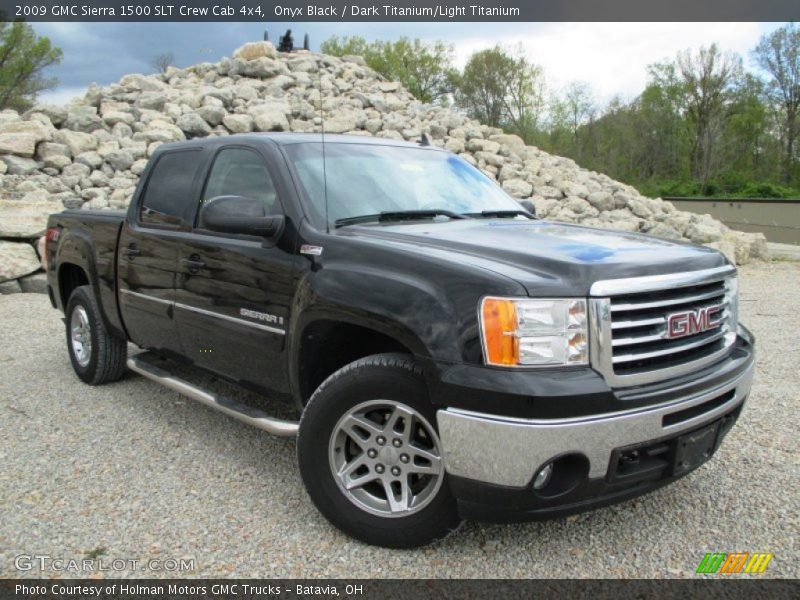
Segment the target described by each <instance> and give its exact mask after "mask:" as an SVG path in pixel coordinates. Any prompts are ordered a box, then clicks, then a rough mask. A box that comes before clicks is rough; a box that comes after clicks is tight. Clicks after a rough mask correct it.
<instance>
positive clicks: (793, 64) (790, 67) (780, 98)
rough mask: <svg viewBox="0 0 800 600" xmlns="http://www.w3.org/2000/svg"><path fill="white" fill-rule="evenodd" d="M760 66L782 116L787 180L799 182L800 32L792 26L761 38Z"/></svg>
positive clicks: (756, 54)
mask: <svg viewBox="0 0 800 600" xmlns="http://www.w3.org/2000/svg"><path fill="white" fill-rule="evenodd" d="M753 57H754V58H755V59H756V62H757V63H758V65H759V66H760V67H761V68H762V69H764V70H765V71H766V72H767V73H768V74H769V76H770V78H771V79H770V85H769V88H768V91H769V95H770V98H771V100H772V101H773V102H774V103H775V105H776V106H777V107H778V110H779V113H780V123H779V126H780V132H781V137H782V141H783V147H784V153H783V160H782V162H783V179H784V181H785V182H786V183H790V182H792V181H795V180H796V178H797V177H798V174H797V162H798V160H797V138H798V136H799V135H800V29H798V28H797V27H796V26H795V24H794V23H790V24H788V25H785V26H783V27H781V28H780V29H776V30H775V31H773V32H772V33H770V34H767V35H765V36H763V37H762V38H761V40H760V41H759V43H758V46H756V48H755V50H753Z"/></svg>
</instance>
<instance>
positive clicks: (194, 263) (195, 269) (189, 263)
mask: <svg viewBox="0 0 800 600" xmlns="http://www.w3.org/2000/svg"><path fill="white" fill-rule="evenodd" d="M181 264H182V265H184V266H185V267H186V270H187V271H189V273H191V274H192V275H195V274H197V273H199V272H200V269H202V268H203V267H205V266H206V263H204V262H203V261H202V260H200V256H198V255H197V254H192V255H191V256H190V257H189V258H182V259H181Z"/></svg>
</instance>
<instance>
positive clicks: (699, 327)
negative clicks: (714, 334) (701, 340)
mask: <svg viewBox="0 0 800 600" xmlns="http://www.w3.org/2000/svg"><path fill="white" fill-rule="evenodd" d="M721 312H722V305H721V304H716V305H714V306H706V307H703V308H698V309H697V310H687V311H684V312H679V313H672V314H671V315H669V317H667V337H668V338H669V339H671V340H672V339H675V338H682V337H686V336H687V335H695V334H697V333H702V332H704V331H708V330H709V329H713V328H714V327H717V326H718V325H719V324H720V322H721V321H722V315H721V314H719V313H721Z"/></svg>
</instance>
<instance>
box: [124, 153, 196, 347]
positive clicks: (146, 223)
mask: <svg viewBox="0 0 800 600" xmlns="http://www.w3.org/2000/svg"><path fill="white" fill-rule="evenodd" d="M202 156H203V153H202V151H201V150H200V149H183V150H172V151H165V152H163V153H161V154H159V155H157V156H156V157H155V162H154V164H153V166H152V167H151V169H150V170H149V173H148V175H147V180H146V182H145V185H144V188H143V189H142V192H141V193H140V194H139V196H138V198H135V199H134V201H135V202H137V205H136V208H135V210H134V211H132V212H131V214H132V215H133V216H132V218H129V219H128V220H126V222H125V224H124V225H123V227H122V232H121V234H120V240H119V254H118V259H117V261H118V262H117V272H118V279H119V306H120V312H121V313H122V319H123V322H124V323H125V327H126V329H127V331H128V335H129V336H130V338H131V340H132V341H133V342H134V343H136V344H137V345H139V346H141V347H143V348H153V349H157V350H166V351H170V352H174V353H177V354H181V353H182V349H181V345H180V339H179V336H178V329H177V326H176V325H175V321H174V314H173V311H174V302H175V277H176V272H177V264H178V249H179V246H180V237H181V236H182V235H186V233H187V232H188V231H190V229H191V224H190V222H189V221H190V219H191V218H192V217H191V215H193V214H194V207H195V206H196V204H197V197H198V190H199V185H200V182H199V180H198V172H199V167H200V165H201V163H202V160H201V158H202Z"/></svg>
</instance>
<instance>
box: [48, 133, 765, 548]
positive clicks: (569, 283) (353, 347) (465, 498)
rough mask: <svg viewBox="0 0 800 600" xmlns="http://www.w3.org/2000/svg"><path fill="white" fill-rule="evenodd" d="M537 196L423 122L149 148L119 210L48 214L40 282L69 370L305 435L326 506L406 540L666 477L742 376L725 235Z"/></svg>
mask: <svg viewBox="0 0 800 600" xmlns="http://www.w3.org/2000/svg"><path fill="white" fill-rule="evenodd" d="M534 212H535V207H534V206H533V205H531V204H530V203H522V204H520V203H519V202H518V201H516V200H514V199H513V198H511V197H509V196H508V195H507V194H506V193H505V192H504V191H503V190H502V189H501V188H500V187H499V186H498V185H497V184H496V183H495V182H494V181H492V180H490V179H489V178H487V177H486V176H485V175H484V174H483V173H482V172H481V171H479V170H478V169H476V168H474V167H473V166H471V165H469V164H468V163H466V162H465V161H463V160H462V159H461V158H459V157H457V156H455V155H453V154H450V153H448V152H446V151H444V150H442V149H439V148H435V147H433V146H431V145H430V144H429V143H428V142H427V140H426V139H425V138H423V139H422V140H420V143H417V144H414V143H408V142H395V141H390V140H386V139H378V138H375V139H365V138H363V137H356V136H333V135H331V136H325V139H324V140H322V138H321V136H320V135H319V134H248V135H236V136H229V137H222V138H206V139H199V140H194V141H189V142H182V143H175V144H164V145H162V146H160V147H159V148H158V150H157V151H156V152H155V153H154V154H153V156H152V157H151V159H150V161H149V163H148V166H147V168H146V170H145V172H144V173H143V175H142V177H141V180H140V182H139V184H138V187H137V189H136V192H135V193H134V195H133V199H132V201H131V204H130V207H129V209H128V211H127V214H125V213H123V212H115V211H85V210H68V211H65V212H62V213H58V214H54V215H52V216H51V217H50V220H49V223H48V230H47V236H46V239H47V247H46V262H47V277H48V283H49V293H50V299H51V302H52V304H53V306H55V307H57V308H58V309H60V310H62V311H63V312H64V314H65V319H64V320H65V323H66V338H67V339H66V341H67V349H68V352H69V356H70V360H71V362H72V365H73V367H74V370H75V372H76V374H77V375H78V377H80V378H81V379H82V380H83V381H85V382H86V383H88V384H92V385H97V384H102V383H107V382H110V381H114V380H116V379H118V378H120V377H121V376H122V375H123V374H124V373H125V372H126V370H128V369H130V370H132V371H135V372H137V373H139V374H142V375H144V376H146V377H148V378H150V379H153V380H155V381H157V382H159V383H161V384H162V385H165V386H168V387H169V388H171V389H173V390H176V391H178V392H180V393H182V394H185V395H187V396H189V397H191V398H193V399H195V400H198V401H200V402H202V403H204V404H206V405H208V406H211V407H213V408H216V409H218V410H220V411H222V412H225V413H227V414H228V415H231V416H234V417H236V418H238V419H241V420H243V421H245V422H248V423H250V424H252V425H255V426H258V427H260V428H262V429H264V430H266V431H269V432H271V433H273V434H278V435H286V436H293V435H297V454H298V461H299V466H300V472H301V475H302V479H303V482H304V484H305V487H306V489H307V491H308V494H309V495H310V497H311V499H312V501H313V502H314V504H315V505H316V506H317V508H318V509H319V510H320V512H321V513H322V514H323V515H324V516H325V517H327V518H328V519H329V520H330V521H331V522H332V523H333V524H334V525H336V526H337V527H339V528H340V529H342V530H343V531H345V532H347V533H348V534H350V535H352V536H354V537H356V538H358V539H360V540H363V541H365V542H368V543H370V544H378V545H382V546H389V547H414V546H419V545H422V544H426V543H429V542H431V541H433V540H437V539H439V538H442V537H443V536H445V535H447V534H448V533H449V532H451V531H452V530H454V529H455V528H456V527H457V526H458V524H459V523H460V522H461V520H462V519H479V520H489V521H499V522H510V521H515V520H530V519H544V518H549V517H557V516H563V515H567V514H571V513H575V512H579V511H583V510H587V509H591V508H594V507H599V506H603V505H607V504H610V503H614V502H619V501H622V500H625V499H628V498H632V497H634V496H638V495H640V494H643V493H645V492H648V491H650V490H654V489H656V488H659V487H661V486H663V485H666V484H668V483H670V482H672V481H675V480H676V479H678V478H680V477H682V476H684V475H686V474H687V473H689V472H690V471H692V470H693V469H695V468H696V467H697V466H698V465H700V464H702V463H704V462H705V461H706V460H707V459H709V458H710V457H711V456H712V455H713V454H714V452H715V450H716V449H717V448H718V446H719V445H720V443H721V442H722V439H723V437H724V436H725V434H726V433H727V432H728V431H729V430H730V429H731V427H732V426H733V424H734V423H735V421H736V419H737V417H738V416H739V413H740V412H741V410H742V406H743V403H744V401H745V399H746V397H747V395H748V393H749V391H750V386H751V382H752V376H753V365H754V340H753V337H752V335H751V334H750V333H749V332H748V330H747V329H745V328H744V327H743V326H742V325H740V324H739V323H738V320H737V279H736V270H735V268H734V267H733V266H732V265H731V264H730V263H729V262H728V261H727V260H726V259H725V257H724V256H723V255H722V254H721V253H719V252H717V251H715V250H713V249H710V248H706V247H701V246H695V245H691V244H688V243H682V242H674V241H666V240H663V239H658V238H654V237H650V236H646V235H640V234H630V233H622V232H618V231H605V230H600V229H592V228H588V227H581V226H575V225H566V224H560V223H558V224H557V223H551V222H546V221H542V220H539V219H537V218H536V216H535V214H534ZM129 342H130V343H132V344H135V345H136V346H137V347H139V348H141V349H143V350H146V352H142V353H140V354H135V355H131V356H128V343H129ZM208 349H213V351H212V352H209V351H208ZM176 363H184V364H188V365H193V366H194V367H196V368H197V369H200V370H204V371H207V372H211V373H213V374H215V375H216V376H219V377H222V378H224V379H226V380H228V381H230V382H233V383H235V384H238V385H240V386H242V387H245V388H248V389H250V390H255V391H257V392H260V393H263V394H264V395H266V396H269V397H272V398H285V399H287V400H288V401H290V402H293V403H294V404H295V405H296V407H297V408H298V410H299V411H300V414H301V415H302V416H301V418H300V420H299V422H292V421H287V420H281V419H276V418H274V417H273V416H271V415H269V414H267V413H265V412H263V411H262V410H257V409H255V408H254V407H251V406H248V405H244V404H242V403H241V402H239V401H234V400H232V399H231V398H228V397H225V396H222V395H219V394H217V393H214V392H211V391H208V390H206V389H202V388H201V387H200V386H198V385H196V384H194V383H192V382H190V381H188V380H186V379H185V378H179V377H178V376H176V375H175V374H173V372H171V371H170V370H169V365H173V364H176ZM165 365H167V366H165ZM184 370H185V368H184ZM189 371H191V368H190V369H189ZM265 460H268V457H265Z"/></svg>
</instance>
